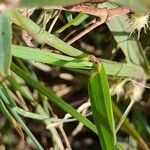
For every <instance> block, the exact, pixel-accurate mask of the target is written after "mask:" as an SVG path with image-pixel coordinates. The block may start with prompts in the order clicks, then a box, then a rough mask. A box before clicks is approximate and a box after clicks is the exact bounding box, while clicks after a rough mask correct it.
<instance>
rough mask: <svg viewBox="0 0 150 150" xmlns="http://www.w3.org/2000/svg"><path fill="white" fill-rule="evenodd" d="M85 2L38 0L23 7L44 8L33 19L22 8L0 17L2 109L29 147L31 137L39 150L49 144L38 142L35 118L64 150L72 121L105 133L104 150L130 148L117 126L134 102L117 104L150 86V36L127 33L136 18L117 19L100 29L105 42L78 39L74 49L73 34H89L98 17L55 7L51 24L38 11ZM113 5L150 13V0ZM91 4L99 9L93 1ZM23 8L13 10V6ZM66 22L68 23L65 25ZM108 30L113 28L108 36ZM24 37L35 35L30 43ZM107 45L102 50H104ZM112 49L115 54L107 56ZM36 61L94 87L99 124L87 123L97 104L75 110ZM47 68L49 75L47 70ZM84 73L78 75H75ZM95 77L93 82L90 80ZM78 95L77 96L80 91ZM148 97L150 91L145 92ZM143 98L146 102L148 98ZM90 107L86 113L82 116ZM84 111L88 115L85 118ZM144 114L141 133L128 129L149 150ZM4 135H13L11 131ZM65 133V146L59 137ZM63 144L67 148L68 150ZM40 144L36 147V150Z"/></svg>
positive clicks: (137, 126)
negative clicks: (129, 21)
mask: <svg viewBox="0 0 150 150" xmlns="http://www.w3.org/2000/svg"><path fill="white" fill-rule="evenodd" d="M85 1H86V0H78V1H76V0H72V1H68V0H61V1H59V0H51V1H50V0H43V1H41V0H34V1H32V2H31V1H29V0H21V1H20V3H19V4H18V5H17V6H18V7H28V8H31V7H37V10H33V12H32V13H31V14H30V12H27V11H25V12H27V14H28V13H29V14H28V15H30V17H29V16H28V15H23V14H22V13H21V11H22V12H23V10H22V9H19V11H18V10H15V9H8V10H6V11H4V12H2V13H1V14H0V80H1V81H0V111H1V113H2V114H3V116H4V119H5V121H4V124H7V120H8V121H9V122H10V123H11V125H12V126H13V127H14V128H15V129H16V130H17V132H18V133H19V135H20V136H21V138H22V139H24V140H26V141H27V137H26V136H28V137H30V139H31V141H32V142H33V143H34V145H35V146H36V148H37V149H41V150H42V149H45V147H44V145H42V144H43V143H42V140H41V141H38V140H37V139H36V138H35V137H36V136H35V135H34V134H33V133H32V131H30V129H29V127H28V124H27V122H28V121H29V120H30V119H32V120H38V121H39V122H42V123H43V124H44V125H45V126H46V129H48V130H49V133H50V134H51V137H50V138H51V142H52V147H53V148H54V149H56V150H57V149H61V150H63V149H66V147H67V148H68V149H69V148H70V147H69V146H70V145H69V141H68V139H67V135H66V134H65V132H64V130H63V125H64V124H65V123H70V124H71V122H73V121H76V122H79V126H80V125H81V123H82V125H84V126H86V127H87V128H88V129H89V130H91V131H92V132H94V133H95V134H97V135H98V137H99V141H100V143H101V147H102V149H103V150H115V149H116V147H117V149H123V146H122V144H120V143H119V139H117V135H116V132H115V124H117V122H118V121H119V120H120V118H121V117H122V112H123V110H122V108H123V107H125V106H126V104H127V102H122V103H123V104H122V103H121V104H122V105H123V106H122V105H121V104H120V105H118V104H117V103H114V101H115V100H116V97H119V98H121V99H123V98H122V97H121V96H122V94H126V95H125V98H126V97H127V98H128V99H130V98H131V97H133V96H136V95H133V93H134V92H133V90H134V89H136V88H137V87H138V86H142V87H143V88H145V87H146V86H145V84H146V80H147V79H149V74H150V70H149V68H150V65H149V64H150V62H149V59H148V57H147V55H146V49H148V48H149V45H147V47H146V46H144V45H145V44H144V41H143V39H144V40H145V41H146V40H147V39H148V38H147V35H144V36H145V37H144V38H143V39H142V36H143V35H142V36H141V38H140V39H138V38H137V36H136V30H135V31H134V32H133V34H132V35H130V33H129V31H127V30H126V28H125V26H126V25H125V22H126V21H127V19H129V16H128V15H127V14H126V15H124V16H120V17H115V18H113V19H112V20H109V22H106V24H105V25H103V26H100V28H98V29H97V30H96V32H97V31H98V32H99V34H101V33H103V34H102V36H101V37H100V38H99V37H96V35H95V33H94V32H93V33H92V32H91V33H89V34H87V35H84V37H85V39H84V38H83V39H81V41H78V43H77V44H76V43H74V45H73V46H72V45H69V44H68V43H67V41H66V40H65V38H66V37H67V36H68V35H71V36H70V37H73V38H74V34H72V33H77V32H80V31H81V30H82V29H87V30H88V28H89V26H90V25H91V24H92V25H93V24H94V23H91V22H90V21H92V20H93V17H94V16H90V15H87V14H83V13H82V12H80V13H78V14H75V13H74V12H65V15H64V13H63V12H58V11H55V10H53V9H52V7H51V9H48V8H47V9H48V11H50V13H51V15H50V16H49V17H45V18H44V15H43V14H42V13H41V14H40V11H41V9H42V12H45V11H47V10H46V9H45V8H41V9H38V7H42V6H54V5H55V6H71V5H76V4H79V3H82V2H85ZM110 2H113V3H106V6H107V7H108V9H112V8H114V7H116V6H118V4H119V5H121V6H122V5H126V6H128V7H130V8H131V9H132V11H135V12H134V13H136V12H137V11H140V12H142V13H143V11H144V13H145V14H147V13H148V11H149V8H148V7H147V6H148V5H149V3H148V2H147V1H146V0H145V1H144V2H143V1H141V0H138V1H136V3H135V1H134V0H130V1H125V0H121V1H118V0H111V1H110ZM145 4H147V5H145ZM7 5H8V7H9V5H11V2H10V4H9V3H7ZM88 5H92V4H91V3H88ZM101 5H102V4H101V3H99V4H98V5H94V6H95V7H99V6H101ZM15 6H16V5H15ZM15 6H14V5H13V6H12V8H14V7H15ZM81 6H82V5H81ZM10 7H11V6H10ZM139 8H140V9H139ZM52 14H55V15H52ZM59 14H61V15H60V18H58V15H59ZM74 16H75V17H74ZM40 17H42V18H43V24H42V21H39V20H40ZM58 20H59V21H58ZM66 20H67V23H65V24H64V22H65V21H66ZM57 21H58V23H57ZM60 22H61V23H60ZM89 22H90V24H89ZM11 23H13V24H11ZM38 23H39V24H38ZM41 26H42V27H43V28H41ZM49 29H51V30H49ZM52 29H53V30H55V31H54V33H52V32H51V33H49V31H53V30H52ZM105 29H107V31H106V32H105ZM108 29H109V31H108ZM137 29H138V28H137ZM22 31H26V32H27V37H25V35H24V33H23V32H22ZM142 31H143V29H142V30H141V32H142ZM77 35H78V34H77ZM112 36H113V38H112ZM12 37H13V38H12ZM20 37H21V38H20ZM91 37H92V38H91ZM133 37H134V38H133ZM30 38H31V39H30ZM90 38H91V39H90ZM96 38H99V39H96ZM92 40H95V41H94V43H96V46H95V45H94V49H95V50H93V47H92V46H91V45H90V44H91V43H92ZM103 40H104V41H103ZM99 41H100V43H102V45H100V44H99ZM105 41H107V43H105ZM146 42H148V41H146ZM31 43H32V44H31ZM25 45H26V46H25ZM31 45H32V46H31ZM83 45H84V46H83ZM99 45H100V46H99ZM91 47H92V48H91ZM89 49H90V50H89ZM91 49H92V50H91ZM96 49H98V50H96ZM108 49H109V52H107V50H108ZM113 50H114V51H115V53H114V54H112V53H113V52H112V51H113ZM119 50H121V51H122V52H123V55H124V57H122V56H121V55H119V57H120V58H119V59H118V60H119V61H116V60H117V59H116V57H115V56H117V53H118V52H119ZM110 51H111V52H110ZM97 52H100V53H97ZM93 55H94V56H93ZM12 56H13V58H14V59H13V60H12ZM100 57H102V58H100ZM33 62H37V63H41V64H42V65H43V64H47V66H46V67H48V69H49V68H50V69H51V70H52V72H51V74H52V76H55V69H56V70H59V71H58V72H59V73H60V74H61V70H63V71H66V72H68V73H70V72H71V73H70V74H73V76H74V77H75V81H77V80H78V78H79V80H80V84H81V85H80V86H81V87H85V86H86V89H88V94H89V99H90V104H91V110H90V109H89V111H90V115H91V114H92V116H93V118H94V121H93V122H94V123H93V122H92V121H91V118H87V116H89V114H88V113H86V115H85V114H84V113H85V112H84V111H87V109H88V107H89V105H87V104H89V103H88V102H87V103H83V104H82V105H81V106H79V108H75V107H73V106H72V105H71V104H70V103H69V102H66V101H65V100H64V99H63V98H61V97H60V96H58V95H57V94H58V93H57V92H56V93H54V91H52V89H51V83H49V82H48V81H46V80H47V79H45V80H44V79H43V78H44V77H42V75H43V74H44V73H43V74H42V75H41V72H40V71H37V70H36V69H35V68H34V67H33V66H32V65H33ZM10 66H11V67H10ZM39 68H40V69H41V70H42V69H43V68H44V67H39ZM53 69H54V72H53ZM76 73H77V74H78V75H76V76H75V74H76ZM45 74H46V73H45ZM106 74H107V75H106ZM76 78H77V80H76ZM83 78H84V79H83ZM87 78H88V79H89V80H88V82H87ZM82 79H83V80H82ZM53 80H55V79H53ZM53 80H52V83H53ZM125 80H128V81H129V83H128V82H126V83H124V84H121V83H122V82H124V81H125ZM133 80H134V81H135V82H133ZM130 81H131V82H132V83H134V84H133V85H132V87H128V84H130ZM55 82H58V81H55ZM114 82H115V84H114ZM139 82H140V83H139ZM109 83H110V84H109ZM120 85H121V86H120ZM78 86H79V85H78ZM114 87H115V88H114ZM116 87H117V88H116ZM79 89H80V87H79ZM116 89H117V90H116ZM71 90H72V91H74V89H71ZM112 91H113V92H114V93H113V92H112ZM111 92H112V93H113V94H112V93H111ZM147 93H148V92H147V91H146V92H145V93H144V94H147ZM111 94H112V95H114V94H115V95H116V97H115V96H113V98H112V97H111V96H112V95H111ZM140 96H141V98H142V95H140ZM71 98H72V97H71ZM111 99H113V100H114V101H112V100H111ZM117 99H118V98H117ZM71 100H72V99H71ZM131 100H132V99H131ZM51 103H53V104H51ZM138 103H139V104H141V102H138ZM53 105H54V107H56V108H57V107H58V108H59V109H61V110H63V112H65V115H64V118H59V115H58V116H57V111H56V112H55V111H53ZM85 106H86V107H85ZM84 107H85V108H84ZM83 108H84V111H83V112H82V111H81V110H82V109H83ZM135 108H136V106H135ZM138 109H139V108H138ZM78 111H81V113H80V112H78ZM140 112H141V110H140V109H139V113H138V114H137V113H136V112H134V111H133V112H132V113H133V115H134V113H136V115H135V116H140V117H132V120H133V121H132V120H131V121H132V122H133V123H134V124H135V127H134V126H133V124H132V123H131V122H130V121H129V119H128V118H126V119H125V120H124V122H123V127H124V129H125V131H127V133H128V134H129V136H132V138H134V140H135V141H136V142H137V144H138V145H139V146H140V148H141V149H143V150H147V149H148V146H147V144H146V140H145V141H144V138H146V136H149V130H148V129H149V125H148V123H147V121H146V119H145V118H146V117H143V116H141V115H140ZM82 114H84V115H85V116H84V115H82ZM25 118H26V119H27V120H26V119H25ZM45 126H44V127H45ZM22 130H23V131H22ZM57 130H59V131H57ZM78 130H79V129H78ZM1 131H2V132H4V133H5V131H3V129H1ZM75 131H76V130H75ZM42 132H43V131H42ZM60 132H61V134H62V135H61V136H63V138H64V141H62V137H61V136H60V135H59V133H60ZM77 132H78V131H77ZM2 134H3V133H2ZM24 134H26V136H24ZM145 135H146V136H145ZM0 138H1V136H0ZM132 138H131V139H132ZM63 142H65V144H66V145H67V146H66V147H65V146H64V144H63ZM40 143H41V144H40ZM41 145H42V146H41ZM35 146H33V147H32V148H35ZM11 148H12V147H11ZM12 149H13V148H12Z"/></svg>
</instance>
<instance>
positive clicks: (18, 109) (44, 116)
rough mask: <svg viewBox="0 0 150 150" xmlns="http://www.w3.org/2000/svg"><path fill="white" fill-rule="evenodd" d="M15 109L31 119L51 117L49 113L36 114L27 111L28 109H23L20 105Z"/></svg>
mask: <svg viewBox="0 0 150 150" xmlns="http://www.w3.org/2000/svg"><path fill="white" fill-rule="evenodd" d="M13 110H14V111H15V112H16V113H17V114H19V115H21V116H23V117H26V118H31V119H36V120H46V119H49V117H48V116H47V115H40V114H36V113H32V112H29V111H26V110H23V109H21V108H19V107H14V108H13Z"/></svg>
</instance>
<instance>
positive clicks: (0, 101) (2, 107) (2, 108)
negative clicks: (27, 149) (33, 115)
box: [0, 96, 24, 139]
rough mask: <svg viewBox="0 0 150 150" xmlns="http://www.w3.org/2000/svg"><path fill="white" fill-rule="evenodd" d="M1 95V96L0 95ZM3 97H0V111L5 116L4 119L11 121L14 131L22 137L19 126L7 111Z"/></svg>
mask: <svg viewBox="0 0 150 150" xmlns="http://www.w3.org/2000/svg"><path fill="white" fill-rule="evenodd" d="M0 97H1V96H0ZM5 105H6V104H4V102H3V99H2V98H0V111H1V112H2V113H3V115H4V116H5V117H6V119H7V120H8V121H9V122H10V123H12V125H13V127H14V128H15V129H16V131H17V132H18V133H19V135H20V136H21V138H22V139H24V134H23V131H22V129H21V127H20V125H19V124H18V123H17V122H16V120H15V119H14V118H13V116H12V115H11V113H10V112H9V111H8V109H7V108H6V106H5Z"/></svg>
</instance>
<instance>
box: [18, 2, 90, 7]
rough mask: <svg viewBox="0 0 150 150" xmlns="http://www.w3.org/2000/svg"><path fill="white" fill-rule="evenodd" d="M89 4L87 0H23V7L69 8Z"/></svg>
mask: <svg viewBox="0 0 150 150" xmlns="http://www.w3.org/2000/svg"><path fill="white" fill-rule="evenodd" d="M83 2H87V0H61V1H60V0H34V1H32V2H31V1H30V0H21V1H20V6H22V7H41V6H69V5H77V4H79V3H83Z"/></svg>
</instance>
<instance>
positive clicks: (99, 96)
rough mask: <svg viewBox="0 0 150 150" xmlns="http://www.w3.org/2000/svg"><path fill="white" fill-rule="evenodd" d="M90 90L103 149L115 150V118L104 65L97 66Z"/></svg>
mask: <svg viewBox="0 0 150 150" xmlns="http://www.w3.org/2000/svg"><path fill="white" fill-rule="evenodd" d="M88 89H89V96H90V101H91V107H92V112H93V117H94V120H95V124H96V127H97V130H98V135H99V139H100V143H101V146H102V149H103V150H114V149H115V146H116V136H115V126H114V118H113V111H112V104H111V97H110V94H109V86H108V81H107V77H106V74H105V71H104V68H103V65H102V64H100V65H97V70H96V69H95V70H93V73H92V74H91V78H90V81H89V86H88Z"/></svg>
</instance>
